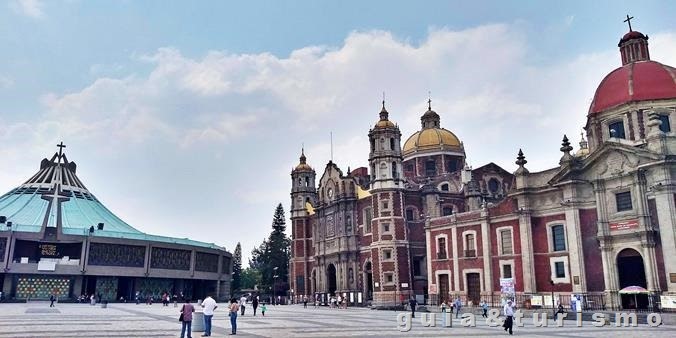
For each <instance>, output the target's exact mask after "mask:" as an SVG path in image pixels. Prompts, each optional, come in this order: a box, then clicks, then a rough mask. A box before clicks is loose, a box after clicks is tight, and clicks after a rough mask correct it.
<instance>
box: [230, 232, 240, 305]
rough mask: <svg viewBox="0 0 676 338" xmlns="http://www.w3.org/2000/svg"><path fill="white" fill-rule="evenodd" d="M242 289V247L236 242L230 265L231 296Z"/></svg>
mask: <svg viewBox="0 0 676 338" xmlns="http://www.w3.org/2000/svg"><path fill="white" fill-rule="evenodd" d="M241 288H242V245H241V244H240V243H239V242H237V246H236V247H235V255H234V257H233V263H232V286H231V287H230V293H231V295H233V294H235V292H237V291H239V290H240V289H241Z"/></svg>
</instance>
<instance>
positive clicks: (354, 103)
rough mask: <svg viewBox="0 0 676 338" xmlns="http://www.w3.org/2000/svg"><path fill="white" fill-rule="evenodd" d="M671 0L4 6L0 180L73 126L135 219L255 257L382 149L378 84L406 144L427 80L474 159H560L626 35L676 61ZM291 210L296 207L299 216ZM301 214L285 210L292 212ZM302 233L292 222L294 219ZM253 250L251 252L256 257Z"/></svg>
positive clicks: (51, 148)
mask: <svg viewBox="0 0 676 338" xmlns="http://www.w3.org/2000/svg"><path fill="white" fill-rule="evenodd" d="M673 13H676V2H673V1H644V2H636V1H631V2H630V1H608V2H605V1H594V2H588V1H558V2H553V1H519V2H515V1H471V2H470V1H425V2H420V1H238V2H235V1H198V2H197V1H182V2H179V1H107V0H101V1H80V0H69V1H41V0H10V1H6V2H5V3H4V4H0V51H1V54H0V55H2V61H3V62H0V102H1V104H0V144H1V146H0V158H2V160H3V166H2V169H0V193H4V192H6V191H9V190H11V189H12V188H14V187H16V186H18V185H19V184H21V183H23V182H24V181H25V180H26V179H28V178H29V177H30V176H32V174H34V173H35V172H36V171H37V170H38V168H39V164H40V160H41V159H42V158H44V157H50V156H51V155H52V154H53V153H54V152H55V151H56V150H57V148H56V144H57V143H59V142H60V141H63V142H64V143H65V144H66V145H67V148H66V149H65V152H66V154H67V156H68V158H69V159H70V160H71V161H75V162H76V163H77V164H78V176H79V177H80V179H81V180H82V181H83V182H84V183H85V185H87V187H88V188H89V189H90V190H91V191H92V193H94V194H95V195H96V196H97V198H98V199H99V200H101V201H102V202H103V203H104V204H105V205H106V206H107V207H108V208H109V209H111V210H112V211H113V212H114V213H116V214H117V215H118V216H120V217H121V218H122V219H123V220H125V221H126V222H128V223H129V224H131V225H133V226H134V227H136V228H137V229H139V230H141V231H144V232H147V233H151V234H158V235H167V236H175V237H181V238H183V237H188V238H192V239H195V240H200V241H204V242H209V243H216V244H219V245H222V246H225V247H226V248H227V249H229V250H231V251H232V250H234V247H235V245H236V243H237V242H241V243H242V248H243V252H244V255H245V256H248V255H249V253H250V251H251V249H253V248H254V247H255V246H256V245H257V244H258V243H260V242H261V241H262V240H263V239H264V238H265V237H266V236H267V235H268V233H269V231H270V230H271V222H272V216H273V213H274V209H275V207H276V205H277V204H278V203H280V202H281V203H282V204H283V206H284V207H285V210H286V211H287V212H288V210H289V205H290V197H289V192H290V189H291V188H290V187H291V178H290V171H291V169H292V168H293V167H294V166H295V165H296V164H297V163H298V157H299V155H300V150H301V147H302V146H303V145H304V146H305V154H306V155H307V158H308V163H309V164H310V165H311V166H313V167H314V168H315V169H316V171H317V174H318V176H320V175H321V174H322V172H323V169H324V167H325V166H326V163H327V162H328V161H329V159H330V153H331V151H330V150H331V149H330V137H329V135H330V134H331V133H332V134H333V153H334V156H333V160H334V162H336V163H337V164H338V165H339V166H340V167H341V168H342V169H343V170H344V171H345V170H346V169H347V167H348V166H349V167H350V168H353V169H354V168H357V167H360V166H367V164H368V147H369V145H368V137H367V134H368V130H369V128H371V127H372V126H373V124H374V123H375V122H376V121H377V119H378V113H379V112H380V106H381V100H382V98H383V93H384V95H385V98H386V105H387V109H388V111H389V112H390V119H391V120H393V121H395V122H396V123H397V124H398V125H399V127H400V128H401V131H402V134H403V136H402V142H403V141H404V140H405V139H406V138H407V137H408V136H410V135H411V134H412V133H414V132H415V131H417V130H418V129H419V128H420V116H421V115H422V113H423V112H424V111H425V110H426V107H427V100H428V96H429V97H431V99H432V108H433V109H434V110H435V111H436V112H437V113H439V115H440V116H441V124H442V127H444V128H447V129H449V130H451V131H452V132H454V133H455V134H456V135H457V136H458V137H459V138H460V140H461V141H463V142H464V145H465V150H466V153H467V160H468V162H469V163H470V164H471V165H472V166H474V167H478V166H481V165H484V164H487V163H489V162H494V163H496V164H498V165H500V166H502V167H503V168H505V169H506V170H508V171H511V172H513V171H514V170H516V165H515V164H514V161H515V158H516V153H517V152H518V150H519V149H520V148H521V149H523V151H524V154H525V155H526V159H527V160H528V164H527V165H526V167H527V168H528V169H529V170H530V171H531V172H534V171H540V170H545V169H547V168H551V167H554V166H555V165H557V164H558V160H559V158H560V157H561V153H560V151H559V147H560V144H561V139H562V137H563V134H567V135H568V136H569V137H570V138H571V140H572V141H573V143H574V145H577V142H579V139H580V133H581V131H582V130H581V128H582V126H584V124H585V120H586V113H587V110H588V107H589V104H590V102H591V99H592V97H593V95H594V91H595V88H596V87H597V86H598V84H599V82H600V81H601V79H602V78H603V77H604V76H605V75H606V74H607V73H609V72H610V71H612V70H613V69H615V68H617V67H618V66H620V55H619V51H618V48H617V43H618V41H619V39H620V38H621V37H622V35H624V34H625V33H626V32H627V31H628V27H627V24H626V23H624V22H623V20H624V18H625V16H626V15H627V14H630V15H631V16H633V17H634V18H635V19H634V20H632V27H633V29H634V30H638V31H641V32H643V33H645V34H648V35H649V37H650V39H649V43H650V54H651V58H652V59H653V60H657V61H660V62H662V63H665V64H668V65H676V22H675V21H674V20H673ZM287 216H288V214H287ZM288 223H290V222H288V221H287V224H288ZM287 233H289V234H290V229H287ZM245 259H246V258H245Z"/></svg>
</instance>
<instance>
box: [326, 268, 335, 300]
mask: <svg viewBox="0 0 676 338" xmlns="http://www.w3.org/2000/svg"><path fill="white" fill-rule="evenodd" d="M326 281H327V282H328V287H329V290H328V291H329V294H330V295H333V294H334V292H336V266H335V265H333V264H329V267H328V268H326Z"/></svg>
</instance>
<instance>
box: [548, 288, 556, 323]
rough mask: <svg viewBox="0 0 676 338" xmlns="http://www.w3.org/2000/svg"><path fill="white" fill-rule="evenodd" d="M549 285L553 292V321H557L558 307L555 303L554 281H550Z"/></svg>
mask: <svg viewBox="0 0 676 338" xmlns="http://www.w3.org/2000/svg"><path fill="white" fill-rule="evenodd" d="M549 285H551V290H552V319H555V318H556V306H555V304H554V303H555V302H554V281H553V280H551V279H550V280H549Z"/></svg>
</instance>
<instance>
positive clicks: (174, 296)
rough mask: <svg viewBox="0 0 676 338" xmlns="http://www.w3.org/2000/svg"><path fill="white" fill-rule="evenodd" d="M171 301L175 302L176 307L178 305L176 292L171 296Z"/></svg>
mask: <svg viewBox="0 0 676 338" xmlns="http://www.w3.org/2000/svg"><path fill="white" fill-rule="evenodd" d="M171 301H172V302H174V307H178V296H176V294H174V295H173V296H172V297H171Z"/></svg>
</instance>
